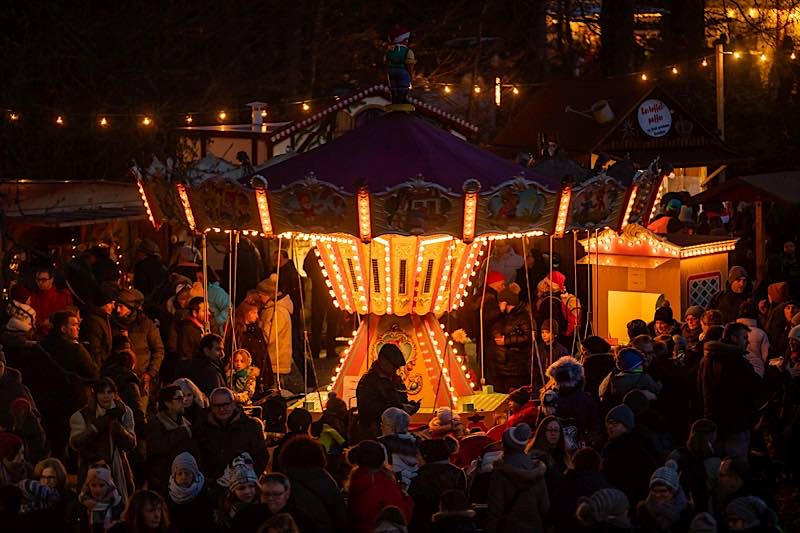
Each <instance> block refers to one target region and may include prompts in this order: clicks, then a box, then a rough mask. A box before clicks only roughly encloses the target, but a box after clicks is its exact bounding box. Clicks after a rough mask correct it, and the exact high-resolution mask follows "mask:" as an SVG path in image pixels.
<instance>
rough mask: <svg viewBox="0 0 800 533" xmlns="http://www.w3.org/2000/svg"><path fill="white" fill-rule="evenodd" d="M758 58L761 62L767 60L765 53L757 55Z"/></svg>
mask: <svg viewBox="0 0 800 533" xmlns="http://www.w3.org/2000/svg"><path fill="white" fill-rule="evenodd" d="M759 59H760V60H761V62H762V63H763V62H764V61H766V60H767V54H761V56H760V57H759Z"/></svg>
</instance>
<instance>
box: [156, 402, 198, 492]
mask: <svg viewBox="0 0 800 533" xmlns="http://www.w3.org/2000/svg"><path fill="white" fill-rule="evenodd" d="M145 439H146V442H147V474H148V478H147V485H148V487H149V488H150V489H152V490H154V491H156V492H159V493H161V494H166V491H167V487H168V486H169V477H170V475H171V474H172V460H173V459H175V457H176V456H177V455H178V454H180V453H182V452H189V453H191V454H192V456H197V455H198V454H197V447H196V446H195V444H194V441H193V440H192V425H191V424H190V423H189V421H188V420H186V418H184V417H183V416H181V417H180V420H178V421H175V420H173V419H171V418H170V417H169V416H167V414H166V413H165V412H163V411H159V413H158V414H157V415H155V416H152V417H150V420H149V422H148V423H147V430H146V431H145Z"/></svg>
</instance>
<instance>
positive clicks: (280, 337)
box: [259, 296, 303, 374]
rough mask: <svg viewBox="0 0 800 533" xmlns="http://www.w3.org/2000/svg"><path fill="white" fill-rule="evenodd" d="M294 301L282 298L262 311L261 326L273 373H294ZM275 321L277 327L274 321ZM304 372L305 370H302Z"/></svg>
mask: <svg viewBox="0 0 800 533" xmlns="http://www.w3.org/2000/svg"><path fill="white" fill-rule="evenodd" d="M293 311H294V307H293V305H292V299H291V298H289V297H288V296H283V297H281V298H280V299H279V300H278V301H277V303H276V302H275V301H274V300H270V301H269V302H268V303H267V305H266V306H265V307H264V310H263V311H261V317H260V318H259V325H260V326H261V331H263V332H264V338H265V339H267V352H268V353H269V359H270V363H271V364H272V370H273V373H277V374H289V373H290V372H291V371H292V312H293ZM273 319H274V320H275V325H273V323H272V321H273ZM300 371H301V372H302V371H303V369H302V368H301V369H300Z"/></svg>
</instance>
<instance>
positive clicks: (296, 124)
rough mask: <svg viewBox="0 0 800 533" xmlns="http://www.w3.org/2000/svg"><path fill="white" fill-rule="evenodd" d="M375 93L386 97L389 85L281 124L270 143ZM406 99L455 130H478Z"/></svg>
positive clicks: (415, 101) (436, 110) (372, 88)
mask: <svg viewBox="0 0 800 533" xmlns="http://www.w3.org/2000/svg"><path fill="white" fill-rule="evenodd" d="M376 94H380V95H382V96H386V97H387V98H389V97H391V91H390V90H389V87H387V86H386V85H383V84H378V85H373V86H372V87H369V88H367V89H363V90H361V91H358V92H357V93H355V94H354V95H352V96H348V97H347V98H342V99H340V100H339V101H338V102H336V103H335V104H332V105H330V106H329V107H327V108H325V109H323V110H322V111H318V112H317V113H314V114H313V115H311V116H310V117H308V118H305V119H303V120H300V121H293V122H290V123H288V124H286V125H285V126H283V127H281V128H278V130H276V131H274V132H273V133H272V135H270V137H269V140H270V142H272V143H276V142H278V141H280V140H282V139H284V138H286V137H288V136H289V135H291V134H292V133H294V132H295V131H297V130H299V129H301V128H305V127H307V126H310V125H311V124H313V123H315V122H318V121H320V120H322V119H323V118H325V117H326V116H328V115H330V114H332V113H337V112H339V111H341V110H343V109H345V108H346V107H348V106H350V105H352V104H355V103H356V102H359V101H361V100H363V99H364V98H367V97H369V96H373V95H376ZM407 99H408V103H410V104H411V105H413V106H414V107H415V108H417V109H419V110H420V111H421V112H423V113H425V114H429V115H432V116H435V117H437V118H439V119H442V120H444V121H445V122H448V123H449V124H450V125H451V126H453V128H454V129H457V130H459V131H462V132H467V133H471V134H474V133H477V132H478V126H477V125H475V124H473V123H471V122H468V121H467V120H464V119H463V118H461V117H459V116H457V115H455V114H454V113H448V112H447V111H445V110H443V109H441V108H439V107H436V106H434V105H431V104H428V103H425V102H423V101H422V100H420V99H419V98H415V97H414V96H412V95H409V96H408V98H407Z"/></svg>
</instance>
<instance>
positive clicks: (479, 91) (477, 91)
mask: <svg viewBox="0 0 800 533" xmlns="http://www.w3.org/2000/svg"><path fill="white" fill-rule="evenodd" d="M472 90H473V91H475V94H480V93H481V88H480V87H479V86H478V85H476V86H475V87H474V88H473V89H472Z"/></svg>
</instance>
